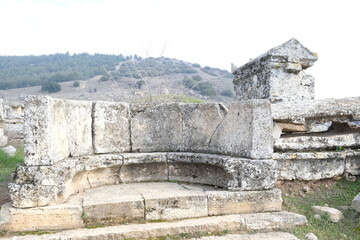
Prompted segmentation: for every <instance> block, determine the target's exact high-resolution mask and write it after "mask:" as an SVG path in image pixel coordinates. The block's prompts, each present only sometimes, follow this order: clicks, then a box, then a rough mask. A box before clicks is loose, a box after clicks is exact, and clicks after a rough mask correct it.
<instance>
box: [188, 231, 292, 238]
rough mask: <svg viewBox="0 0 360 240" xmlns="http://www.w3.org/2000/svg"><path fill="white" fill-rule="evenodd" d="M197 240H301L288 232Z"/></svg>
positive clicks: (229, 235) (231, 235)
mask: <svg viewBox="0 0 360 240" xmlns="http://www.w3.org/2000/svg"><path fill="white" fill-rule="evenodd" d="M192 239H194V240H195V239H196V240H299V239H298V238H297V237H295V236H294V235H292V234H290V233H286V232H268V233H255V234H228V235H225V236H211V237H202V238H192Z"/></svg>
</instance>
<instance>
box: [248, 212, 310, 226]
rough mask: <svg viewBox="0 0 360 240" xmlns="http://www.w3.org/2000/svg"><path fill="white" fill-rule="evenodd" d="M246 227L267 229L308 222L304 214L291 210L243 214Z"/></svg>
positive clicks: (301, 224)
mask: <svg viewBox="0 0 360 240" xmlns="http://www.w3.org/2000/svg"><path fill="white" fill-rule="evenodd" d="M242 217H243V218H244V220H245V223H246V229H247V230H252V231H259V230H262V231H265V230H273V229H290V228H294V227H297V226H304V225H306V224H307V220H306V217H305V216H303V215H299V214H295V213H289V212H284V211H283V212H272V213H258V214H243V215H242Z"/></svg>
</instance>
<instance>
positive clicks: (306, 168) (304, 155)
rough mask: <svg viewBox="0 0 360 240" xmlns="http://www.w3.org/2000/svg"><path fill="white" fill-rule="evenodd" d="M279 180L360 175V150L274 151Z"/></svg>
mask: <svg viewBox="0 0 360 240" xmlns="http://www.w3.org/2000/svg"><path fill="white" fill-rule="evenodd" d="M273 159H274V160H275V161H277V162H278V171H279V172H278V179H279V180H319V179H327V178H333V177H338V176H342V175H354V176H355V175H360V151H353V150H342V151H339V152H316V151H314V152H286V153H274V154H273Z"/></svg>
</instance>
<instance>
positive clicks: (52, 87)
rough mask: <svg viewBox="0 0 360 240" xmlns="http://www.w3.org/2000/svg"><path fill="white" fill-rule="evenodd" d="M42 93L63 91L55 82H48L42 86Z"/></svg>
mask: <svg viewBox="0 0 360 240" xmlns="http://www.w3.org/2000/svg"><path fill="white" fill-rule="evenodd" d="M41 91H42V92H48V93H55V92H60V91H61V86H60V84H58V83H55V82H46V83H43V84H42V85H41Z"/></svg>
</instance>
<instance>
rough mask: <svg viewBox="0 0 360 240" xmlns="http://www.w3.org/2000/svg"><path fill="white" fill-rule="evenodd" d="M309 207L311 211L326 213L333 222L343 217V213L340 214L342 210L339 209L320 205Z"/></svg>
mask: <svg viewBox="0 0 360 240" xmlns="http://www.w3.org/2000/svg"><path fill="white" fill-rule="evenodd" d="M311 209H312V211H313V212H314V213H317V214H326V215H328V217H329V219H330V221H331V222H334V223H337V222H339V221H340V220H341V219H343V218H344V215H343V214H342V212H340V211H339V210H337V209H335V208H330V207H322V206H313V207H312V208H311Z"/></svg>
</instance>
